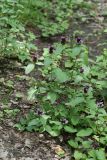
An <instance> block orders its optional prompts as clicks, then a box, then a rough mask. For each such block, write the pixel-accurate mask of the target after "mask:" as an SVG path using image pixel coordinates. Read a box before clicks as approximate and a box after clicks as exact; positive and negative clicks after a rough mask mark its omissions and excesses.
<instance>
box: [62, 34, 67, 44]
mask: <svg viewBox="0 0 107 160" xmlns="http://www.w3.org/2000/svg"><path fill="white" fill-rule="evenodd" d="M66 41H67V40H66V37H64V36H62V37H61V44H63V45H64V44H65V43H66Z"/></svg>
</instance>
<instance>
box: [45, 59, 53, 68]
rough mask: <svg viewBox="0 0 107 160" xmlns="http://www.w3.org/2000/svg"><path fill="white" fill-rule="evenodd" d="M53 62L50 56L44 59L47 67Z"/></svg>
mask: <svg viewBox="0 0 107 160" xmlns="http://www.w3.org/2000/svg"><path fill="white" fill-rule="evenodd" d="M51 63H52V59H51V58H49V57H45V59H44V65H45V66H46V67H48V66H50V64H51Z"/></svg>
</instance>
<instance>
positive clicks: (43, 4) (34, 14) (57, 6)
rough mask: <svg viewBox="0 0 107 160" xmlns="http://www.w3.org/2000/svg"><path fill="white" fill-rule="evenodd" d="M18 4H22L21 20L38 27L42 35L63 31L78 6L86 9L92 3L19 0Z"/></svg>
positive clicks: (70, 0)
mask: <svg viewBox="0 0 107 160" xmlns="http://www.w3.org/2000/svg"><path fill="white" fill-rule="evenodd" d="M20 4H21V5H23V10H22V12H21V15H20V19H21V20H22V22H25V23H26V24H28V25H33V26H36V27H38V28H39V29H40V31H41V33H42V36H44V37H48V36H51V35H52V36H53V35H55V34H60V33H63V32H65V31H66V30H67V29H68V28H69V24H71V23H70V22H71V21H72V18H73V15H74V12H75V10H78V8H80V7H81V8H83V9H87V10H88V11H89V10H90V8H92V4H91V3H89V2H88V1H87V2H84V0H76V1H75V0H66V1H65V0H54V1H49V0H39V1H36V0H35V1H34V0H30V1H29V0H26V1H24V0H21V1H20Z"/></svg>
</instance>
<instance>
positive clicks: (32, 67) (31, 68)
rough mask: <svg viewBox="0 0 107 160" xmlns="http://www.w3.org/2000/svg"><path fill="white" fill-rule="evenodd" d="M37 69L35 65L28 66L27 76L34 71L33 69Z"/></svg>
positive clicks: (26, 69)
mask: <svg viewBox="0 0 107 160" xmlns="http://www.w3.org/2000/svg"><path fill="white" fill-rule="evenodd" d="M34 68H35V65H34V64H32V63H31V64H28V65H27V66H26V67H25V74H29V73H30V72H32V71H33V69H34Z"/></svg>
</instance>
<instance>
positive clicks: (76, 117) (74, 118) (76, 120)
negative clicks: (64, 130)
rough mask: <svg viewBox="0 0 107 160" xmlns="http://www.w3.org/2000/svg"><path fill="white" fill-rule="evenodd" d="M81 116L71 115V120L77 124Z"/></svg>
mask: <svg viewBox="0 0 107 160" xmlns="http://www.w3.org/2000/svg"><path fill="white" fill-rule="evenodd" d="M79 120H80V117H79V116H72V117H71V122H72V124H73V125H74V126H75V125H77V124H78V123H79Z"/></svg>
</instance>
